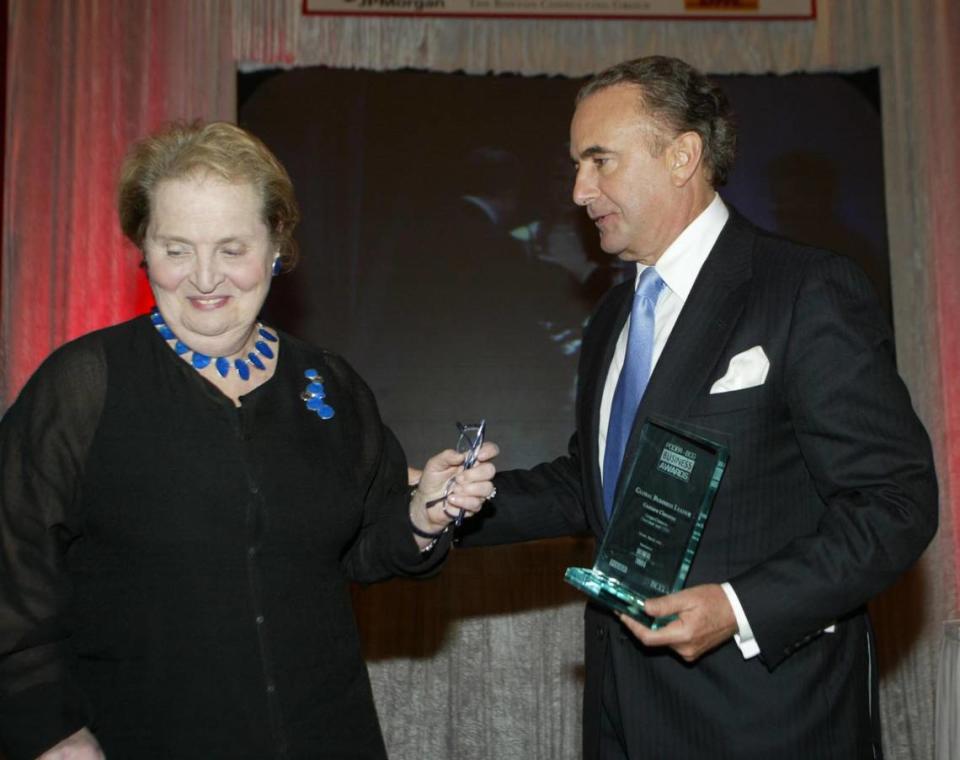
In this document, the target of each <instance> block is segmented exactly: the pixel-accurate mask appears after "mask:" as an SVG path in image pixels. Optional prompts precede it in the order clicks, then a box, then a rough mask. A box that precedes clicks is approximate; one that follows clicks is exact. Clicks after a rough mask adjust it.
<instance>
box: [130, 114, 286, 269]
mask: <svg viewBox="0 0 960 760" xmlns="http://www.w3.org/2000/svg"><path fill="white" fill-rule="evenodd" d="M194 173H202V174H205V173H210V174H212V175H214V176H216V177H220V178H222V179H224V180H225V181H227V182H249V183H250V184H252V185H253V186H254V187H256V188H257V190H258V191H259V193H260V197H261V198H262V199H263V221H264V223H265V224H266V225H267V228H268V229H269V230H270V237H271V239H272V241H273V244H274V245H275V246H276V247H277V251H278V252H279V254H280V263H281V265H282V267H283V269H284V270H290V269H292V268H293V267H294V266H295V265H296V263H297V259H298V258H299V256H300V254H299V251H298V249H297V243H296V241H295V240H294V239H293V230H294V228H295V227H296V226H297V222H298V221H299V220H300V211H299V208H298V207H297V199H296V197H295V196H294V192H293V183H292V182H291V181H290V176H289V175H288V174H287V170H286V169H284V168H283V165H282V164H281V163H280V162H279V161H278V160H277V158H276V156H274V155H273V153H271V152H270V150H269V148H267V146H266V145H264V144H263V143H262V142H261V141H260V140H259V139H257V138H256V137H254V136H253V135H252V134H250V133H249V132H247V131H246V130H244V129H241V128H240V127H238V126H236V125H234V124H229V123H227V122H224V121H215V122H211V123H209V124H204V123H203V122H199V121H197V122H193V123H192V124H187V123H183V122H177V123H174V124H170V125H168V126H167V127H165V128H164V129H162V130H161V131H160V132H158V133H156V134H154V135H151V136H150V137H147V138H145V139H143V140H140V141H139V142H137V143H135V144H134V145H133V147H132V148H131V149H130V152H129V153H128V154H127V156H126V158H125V159H124V162H123V167H122V169H121V171H120V183H119V187H118V189H117V210H118V211H119V214H120V226H121V228H122V229H123V234H124V235H126V236H127V238H129V239H130V241H131V242H132V243H133V244H134V245H135V246H137V248H139V249H140V250H143V239H144V237H145V236H146V233H147V227H148V225H149V224H150V201H151V197H152V194H153V191H154V189H155V188H156V186H157V184H159V183H160V182H162V181H163V180H167V179H181V178H183V177H187V176H189V175H191V174H194Z"/></svg>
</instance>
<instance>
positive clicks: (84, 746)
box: [37, 728, 107, 760]
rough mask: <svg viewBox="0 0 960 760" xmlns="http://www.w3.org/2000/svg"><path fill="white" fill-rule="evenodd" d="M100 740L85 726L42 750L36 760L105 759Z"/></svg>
mask: <svg viewBox="0 0 960 760" xmlns="http://www.w3.org/2000/svg"><path fill="white" fill-rule="evenodd" d="M106 757H107V756H106V755H104V754H103V750H102V749H100V742H98V741H97V738H96V737H95V736H94V735H93V734H91V733H90V731H88V730H87V729H86V728H81V729H80V730H79V731H77V733H75V734H71V735H70V736H68V737H67V738H66V739H64V740H63V741H62V742H59V743H58V744H56V745H55V746H53V747H51V748H50V749H48V750H47V751H46V752H44V753H43V754H42V755H40V757H38V758H37V760H106Z"/></svg>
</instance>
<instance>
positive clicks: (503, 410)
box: [239, 68, 890, 467]
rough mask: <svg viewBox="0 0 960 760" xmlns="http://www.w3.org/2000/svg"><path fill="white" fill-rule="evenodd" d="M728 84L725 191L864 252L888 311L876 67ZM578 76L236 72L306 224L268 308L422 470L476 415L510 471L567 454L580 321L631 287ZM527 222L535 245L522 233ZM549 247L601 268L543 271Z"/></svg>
mask: <svg viewBox="0 0 960 760" xmlns="http://www.w3.org/2000/svg"><path fill="white" fill-rule="evenodd" d="M715 80H716V81H717V82H718V84H720V86H721V87H722V88H723V89H724V90H725V91H726V92H727V94H728V96H729V97H730V99H731V101H732V103H733V105H734V109H735V112H736V113H737V116H738V124H739V150H738V159H737V164H736V168H735V170H734V172H733V174H732V176H731V180H730V182H729V185H728V186H727V187H726V188H724V189H723V191H722V195H723V197H724V199H725V200H726V201H727V202H728V203H729V204H732V205H733V206H735V207H736V208H737V209H739V210H740V211H741V212H742V213H744V214H745V215H746V216H747V217H749V218H750V219H752V220H753V221H755V222H756V223H757V224H759V225H760V226H762V227H766V228H768V229H774V230H778V231H780V232H782V233H783V234H785V235H787V236H788V237H792V238H794V239H798V240H801V241H804V242H810V243H815V244H818V245H823V246H827V247H830V248H833V249H835V250H838V251H840V252H842V253H845V254H847V255H850V256H852V257H854V258H855V259H857V260H858V261H860V262H861V264H862V265H863V266H864V268H865V269H866V270H867V272H868V273H869V274H870V276H871V277H872V278H873V280H874V282H875V284H876V286H877V289H878V292H879V294H880V296H881V298H882V300H883V302H884V304H885V305H886V307H887V313H888V314H889V313H890V309H889V293H890V286H889V264H888V257H887V239H886V220H885V212H884V197H883V164H882V145H881V132H880V106H879V94H878V92H879V87H878V76H877V72H876V71H875V70H872V71H868V72H863V73H860V74H854V75H848V76H841V75H827V74H817V75H791V76H773V75H770V76H718V77H715ZM582 81H583V80H574V79H567V78H562V77H519V76H492V75H491V76H469V75H465V74H439V73H426V72H420V71H396V72H370V71H344V70H334V69H327V68H306V69H297V70H292V71H260V72H256V73H250V74H241V75H240V78H239V95H240V96H239V103H240V105H239V121H240V123H241V124H242V125H243V126H244V127H246V128H248V129H250V130H251V131H252V132H254V133H255V134H257V135H259V136H260V137H261V138H262V139H263V140H264V141H265V142H266V143H267V145H269V146H270V148H271V149H272V150H274V151H275V152H276V154H277V155H278V157H279V158H280V160H281V161H282V162H283V163H284V164H285V166H286V167H287V169H288V170H289V171H290V174H291V176H292V178H293V181H294V184H295V186H296V189H297V194H298V198H299V201H300V203H301V207H302V212H303V222H302V223H301V226H300V228H299V231H298V235H297V237H298V240H299V241H300V244H301V248H302V252H303V260H302V262H301V265H300V267H299V268H298V269H297V270H296V271H295V272H294V273H292V274H289V275H285V276H283V277H281V278H278V280H277V281H276V283H275V285H274V288H273V292H272V293H271V296H270V299H269V300H268V302H267V313H266V315H265V316H266V318H267V320H268V321H269V322H271V323H274V324H276V325H278V326H279V327H281V328H283V329H286V330H288V331H289V332H292V333H293V334H295V335H298V336H299V337H301V338H304V339H306V340H308V341H310V342H312V343H314V344H317V345H321V346H324V347H327V348H330V349H332V350H334V351H337V352H338V353H342V354H343V355H344V356H346V357H347V359H348V360H349V361H350V362H351V363H353V364H354V366H355V367H356V368H357V369H358V370H359V371H360V373H361V374H362V375H363V377H364V378H365V379H366V380H367V382H368V383H369V384H370V385H371V387H372V388H373V390H374V392H375V394H376V397H377V399H378V401H379V403H380V406H381V412H382V414H383V417H384V419H385V420H386V422H387V423H388V424H389V425H390V426H391V427H392V428H393V430H394V431H395V432H396V433H397V435H398V436H399V438H400V440H401V442H402V443H403V445H404V447H405V449H406V450H407V453H408V457H409V459H410V461H411V464H416V465H418V466H419V465H422V462H423V461H424V459H425V457H426V456H428V455H429V454H430V453H432V452H434V451H436V450H438V449H440V448H443V447H444V446H448V445H451V444H452V443H453V440H454V439H455V436H456V430H455V428H454V424H453V423H454V421H455V420H463V421H474V420H476V419H479V418H480V417H485V418H486V419H487V421H488V428H489V434H490V437H491V438H492V439H494V440H496V441H498V443H500V445H501V447H502V449H503V454H502V457H501V460H500V466H501V467H511V466H527V465H531V464H534V463H536V462H538V461H542V460H544V459H548V458H552V457H554V456H556V455H558V454H560V453H562V452H563V451H564V449H565V446H566V441H567V438H568V436H569V434H570V432H571V431H572V430H573V422H572V399H573V396H572V394H573V387H574V374H575V370H576V358H577V356H576V354H577V347H578V335H579V330H580V327H581V325H582V323H583V321H584V319H585V318H586V317H587V315H588V314H589V313H590V311H591V309H592V307H593V305H594V304H595V302H596V300H597V298H598V297H599V296H600V295H601V294H602V292H603V291H604V290H605V289H606V288H607V287H609V285H610V284H611V283H612V282H613V281H615V280H616V278H618V277H620V276H622V270H620V269H619V268H618V266H617V262H616V261H615V260H612V259H610V258H609V257H607V256H606V255H605V254H603V253H602V252H601V251H600V250H599V247H598V245H597V235H596V232H595V230H593V229H592V228H591V227H590V226H589V225H588V224H587V223H586V219H585V215H584V214H583V212H582V211H580V210H579V209H576V208H575V207H574V206H573V204H572V202H571V201H570V199H569V198H570V191H571V187H572V168H571V162H570V159H569V155H568V142H567V141H568V126H569V119H570V115H571V113H572V104H573V97H574V95H575V93H576V91H577V89H578V88H579V86H580V85H581V84H582ZM827 115H829V117H827ZM478 155H479V156H480V161H479V163H480V164H481V166H480V169H481V171H482V170H483V169H484V168H487V169H491V168H492V170H493V174H494V175H495V174H497V172H499V177H496V176H495V177H494V178H493V182H494V184H496V183H497V182H499V183H500V187H499V189H498V192H509V194H510V196H511V199H512V200H511V204H512V205H513V206H514V209H515V210H514V213H513V214H512V215H511V217H510V219H509V220H508V222H507V224H505V225H503V226H502V229H499V230H498V232H497V234H498V235H499V237H496V236H489V235H487V232H488V231H484V230H480V229H479V228H478V227H477V226H476V224H475V222H476V219H473V220H472V221H471V222H470V223H468V222H467V221H466V220H464V219H463V217H462V212H463V208H462V207H458V205H457V204H460V205H461V206H462V203H461V202H460V200H459V199H460V196H462V195H463V194H465V193H466V192H468V191H469V188H470V187H473V186H474V185H475V184H476V183H477V182H478V181H482V179H481V180H478V179H477V176H476V174H477V168H478V161H477V156H478ZM484 161H486V163H487V166H486V167H484V166H483V165H482V164H483V163H484ZM487 179H488V180H489V179H490V178H489V177H488V178H487ZM488 184H489V182H488ZM534 223H536V224H535V225H534ZM518 230H519V231H520V232H517V231H518ZM524 230H526V234H527V235H528V237H530V238H531V239H530V240H527V241H523V240H518V239H517V237H516V236H517V235H518V234H519V235H520V237H523V235H524ZM530 230H537V231H538V234H532V233H531V232H530ZM511 233H512V234H511ZM551 235H552V237H551ZM557 241H560V243H562V245H560V248H562V249H563V251H565V252H566V253H567V254H570V253H571V252H572V253H573V254H575V255H576V256H578V257H579V258H580V262H579V263H580V264H581V265H582V268H583V269H584V270H586V269H589V268H590V267H593V269H592V271H590V272H589V276H585V275H584V273H583V272H582V271H579V270H578V271H577V273H576V275H575V274H574V273H572V272H571V271H570V267H567V268H565V267H564V266H561V265H558V264H556V263H552V262H550V261H547V260H544V257H547V258H549V257H550V256H551V255H553V254H554V253H555V252H554V251H553V250H552V248H555V247H556V243H557Z"/></svg>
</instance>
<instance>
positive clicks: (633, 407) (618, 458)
mask: <svg viewBox="0 0 960 760" xmlns="http://www.w3.org/2000/svg"><path fill="white" fill-rule="evenodd" d="M663 285H664V283H663V280H661V279H660V275H658V274H657V270H656V269H654V268H653V267H647V268H646V269H644V270H643V274H641V275H640V282H639V283H637V292H636V293H634V295H633V307H632V309H631V310H630V333H629V335H628V337H627V352H626V355H625V356H624V359H623V370H622V371H621V372H620V379H619V380H618V381H617V389H616V391H615V392H614V394H613V404H612V405H611V407H610V423H609V425H607V446H606V449H605V451H604V453H603V506H604V507H605V508H606V510H607V517H610V516H611V515H612V514H613V496H614V494H615V493H616V490H617V479H618V478H619V477H620V464H621V463H622V461H623V452H624V449H626V446H627V439H628V438H629V437H630V431H631V430H632V429H633V420H634V417H635V416H636V414H637V407H638V406H639V405H640V399H642V398H643V392H644V391H645V390H646V389H647V381H648V380H649V379H650V367H651V365H652V364H653V325H654V316H653V312H654V309H655V308H656V305H657V299H658V298H659V297H660V291H661V290H663Z"/></svg>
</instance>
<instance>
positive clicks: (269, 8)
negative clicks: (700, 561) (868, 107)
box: [0, 0, 960, 760]
mask: <svg viewBox="0 0 960 760" xmlns="http://www.w3.org/2000/svg"><path fill="white" fill-rule="evenodd" d="M300 7H301V0H233V1H232V2H231V0H133V1H131V0H74V1H73V2H60V1H59V0H9V23H8V34H9V37H8V66H7V77H8V79H7V117H6V118H7V123H6V165H5V176H4V193H5V199H4V210H3V213H4V217H3V246H4V251H3V261H2V266H3V276H2V280H0V283H2V291H0V358H2V360H3V361H2V364H0V366H2V368H3V369H2V370H0V371H2V376H0V409H3V408H5V407H6V406H7V405H9V403H11V402H12V400H13V398H14V397H15V395H16V393H17V392H18V390H19V388H20V387H21V386H22V384H23V382H24V381H25V380H26V378H27V377H28V376H29V375H30V373H31V372H32V371H33V370H34V369H35V368H36V366H37V365H38V364H39V362H40V361H41V360H42V359H43V357H45V356H46V355H47V354H48V353H49V352H50V351H51V350H52V349H53V348H55V347H56V346H58V345H60V344H61V343H63V342H64V341H66V340H68V339H70V338H72V337H75V336H77V335H80V334H82V333H84V332H87V331H89V330H91V329H95V328H97V327H100V326H103V325H105V324H110V323H112V322H116V321H119V320H121V319H124V318H126V317H128V316H130V315H132V314H133V313H136V312H137V311H139V310H140V309H141V308H142V307H143V306H144V305H145V303H146V300H147V297H148V296H147V292H146V290H145V288H144V284H143V278H142V276H141V275H140V274H139V273H138V271H137V265H138V263H139V261H138V255H137V253H136V252H135V251H133V250H131V249H130V248H129V247H128V246H126V244H125V243H124V242H123V241H122V238H121V234H120V231H119V228H118V226H117V223H116V221H115V218H116V214H115V211H114V203H113V197H114V185H115V181H116V172H117V169H118V167H119V163H120V160H121V157H122V153H123V151H124V149H125V148H126V147H127V146H128V145H129V143H130V142H131V141H132V140H133V139H135V138H137V137H139V136H142V135H144V134H146V133H147V132H149V131H151V130H152V129H154V128H155V127H156V126H157V125H158V124H159V123H160V122H162V121H165V120H169V119H173V118H187V119H192V118H197V117H202V118H206V119H212V118H227V119H232V118H234V117H235V73H236V67H237V65H240V66H241V67H245V68H256V67H264V66H281V65H282V66H298V65H318V64H323V65H329V66H337V67H363V68H371V69H379V70H384V69H395V68H402V67H407V66H409V67H416V68H424V69H432V70H437V71H455V70H464V71H468V72H474V73H483V72H488V71H494V72H516V73H522V74H528V75H539V74H565V75H570V76H580V75H584V74H587V73H590V72H594V71H597V70H599V69H601V68H603V67H604V66H606V65H608V64H611V63H614V62H616V61H618V60H622V59H626V58H632V57H636V56H639V55H644V54H649V53H663V54H669V55H676V56H679V57H681V58H685V59H686V60H688V61H690V62H691V63H693V64H694V65H696V66H698V67H700V68H702V69H704V70H705V71H708V72H715V73H766V72H779V73H785V72H791V71H824V70H830V71H837V70H839V71H850V70H857V69H862V68H866V67H872V66H879V68H880V72H881V96H882V114H883V127H884V173H885V177H886V199H887V219H888V224H889V229H888V235H889V242H890V256H891V262H890V263H891V279H892V287H893V305H894V320H895V329H896V337H897V351H898V359H899V363H900V368H901V372H902V374H903V375H904V377H905V378H906V381H907V383H908V385H909V386H910V389H911V393H912V395H913V399H914V403H915V406H916V407H917V409H918V411H919V413H920V416H921V417H922V418H923V420H924V422H925V423H926V425H927V428H928V430H929V431H930V434H931V438H932V439H933V443H934V448H935V452H936V456H937V464H938V468H939V474H940V482H941V489H942V499H941V504H942V508H941V530H940V533H939V534H938V536H937V539H936V540H935V542H934V544H933V545H932V547H931V549H930V550H929V551H928V552H927V553H926V555H925V556H924V558H923V559H922V560H921V562H920V563H919V565H918V566H917V567H916V568H915V569H914V570H913V571H911V572H910V573H909V574H908V575H907V576H906V577H905V578H904V579H903V580H902V582H901V583H899V584H898V585H897V587H896V588H894V589H893V590H891V591H890V592H889V593H887V594H885V595H884V596H883V597H882V598H881V599H879V600H876V601H875V603H874V604H872V609H873V613H874V618H875V621H876V623H877V628H878V640H879V646H880V649H881V663H882V668H883V670H882V675H883V680H882V702H881V709H882V717H883V721H884V738H885V746H886V751H887V756H888V757H890V758H894V759H895V760H896V759H897V758H926V757H929V756H931V754H932V743H933V735H934V731H933V715H934V710H933V687H934V682H935V678H934V674H935V672H936V669H937V656H938V655H937V653H938V649H939V641H940V636H941V624H942V621H943V620H945V619H947V618H951V617H956V615H957V609H958V598H957V580H956V566H955V565H956V563H955V555H956V552H957V548H958V546H960V524H958V521H957V520H956V514H955V513H956V510H957V509H958V496H957V494H958V493H960V384H958V383H957V381H956V378H957V376H958V372H960V326H958V325H960V256H958V255H957V253H956V241H957V240H958V239H960V147H958V143H957V140H956V137H955V127H956V124H957V123H960V96H958V94H957V93H958V91H960V89H958V88H960V10H958V6H957V4H956V3H955V2H953V1H952V0H930V1H929V2H924V3H915V2H910V1H909V0H873V2H870V3H864V2H860V0H819V2H818V3H817V8H818V18H817V19H816V21H813V22H752V23H735V22H666V21H643V20H638V21H623V20H617V21H575V20H569V21H562V20H549V19H544V20H494V19H483V20H471V19H426V18H422V19H418V18H410V19H399V18H379V19H378V18H332V17H331V18H325V17H317V16H311V17H307V16H303V15H302V14H301V11H300ZM507 116H509V115H507ZM504 551H505V552H506V553H505V554H503V555H476V556H475V557H470V555H467V554H464V555H463V556H462V557H457V558H455V560H454V563H453V564H452V566H451V568H449V570H451V571H452V572H448V573H446V574H445V575H444V576H443V577H442V578H440V579H438V580H437V581H434V582H432V583H433V584H434V585H418V586H417V587H415V588H412V587H411V588H408V587H399V586H398V587H396V589H397V591H396V593H395V594H393V595H392V596H391V595H390V593H387V594H381V595H380V596H379V597H378V596H376V595H369V594H368V592H362V593H361V594H360V595H359V596H358V609H359V617H360V621H361V625H362V628H363V631H364V638H365V641H366V643H367V654H368V656H369V657H370V659H371V668H370V670H371V675H372V679H373V682H374V687H375V691H376V695H377V700H378V705H379V707H380V711H381V718H382V721H383V724H384V733H385V736H386V737H387V741H388V746H389V747H390V750H391V756H392V757H393V758H395V760H403V759H404V758H411V759H412V758H417V759H418V760H419V758H421V757H425V756H428V757H444V758H445V757H450V758H453V757H456V758H464V759H465V758H485V757H499V758H518V760H519V759H520V758H522V759H523V760H529V758H544V759H545V760H546V759H549V760H555V759H557V758H573V757H577V756H578V752H579V748H578V745H577V740H576V734H577V732H578V731H579V713H578V705H579V689H580V678H581V675H582V674H581V673H580V671H579V670H578V667H579V666H578V665H577V663H576V662H575V661H573V660H572V659H571V658H573V657H575V654H574V653H575V652H578V651H580V642H581V637H582V631H581V621H580V617H581V615H580V608H581V605H580V604H579V602H576V601H571V599H572V597H570V596H565V595H564V594H563V593H562V592H559V591H558V590H557V587H556V586H552V585H551V584H552V583H553V582H554V581H552V580H551V579H552V578H553V576H554V575H555V571H556V570H557V567H559V566H560V565H562V564H564V563H565V562H564V560H565V559H566V558H567V554H570V555H572V557H573V559H572V561H570V562H566V563H565V564H575V562H576V561H577V560H576V557H577V555H578V553H579V554H581V555H582V554H588V553H589V551H588V549H587V548H585V547H583V546H582V545H579V544H576V543H571V544H570V545H568V546H565V547H564V546H562V545H561V546H560V548H559V549H557V548H556V547H554V549H539V548H536V547H534V548H532V549H531V548H527V549H522V548H521V549H516V550H512V549H511V550H504ZM557 551H559V552H560V555H558V554H556V552H557ZM524 552H526V553H524ZM531 552H532V553H531ZM558 556H559V557H560V559H558ZM525 557H528V558H529V557H533V558H534V559H536V560H537V561H538V562H539V565H534V564H531V563H530V562H528V561H527V560H524V558H525ZM525 561H527V564H524V562H525ZM554 564H556V565H557V567H554ZM518 567H519V568H521V570H519V571H518V572H519V575H516V576H511V577H510V578H509V579H508V578H506V577H505V575H504V573H503V572H499V573H498V572H497V570H500V571H503V569H504V568H513V569H514V570H516V569H517V568H518ZM514 577H516V578H517V580H513V578H514ZM387 588H393V587H387ZM424 595H426V596H424ZM424 598H426V599H429V600H433V601H434V602H436V604H435V605H426V604H422V603H421V602H418V601H417V600H418V599H419V600H422V599H424ZM387 599H392V600H393V603H392V605H391V604H388V603H387V602H386V600H387ZM465 599H479V600H480V601H481V602H483V600H486V604H487V605H488V606H486V607H484V606H483V604H481V603H480V602H478V603H477V604H473V605H468V606H466V607H465V606H464V600H465ZM544 600H546V602H544ZM411 610H412V611H411ZM414 614H416V615H417V616H418V617H417V618H415V619H414V623H415V624H414V625H413V627H412V628H410V629H409V630H407V628H404V627H403V626H402V625H401V627H400V628H399V629H396V628H394V627H392V626H395V625H398V623H397V622H396V621H398V620H403V619H406V618H407V617H408V616H410V615H414ZM398 639H399V640H402V641H407V643H408V644H409V646H397V643H398ZM411 641H412V642H413V643H410V642H411ZM424 641H426V643H424ZM417 642H419V644H418V643H417ZM417 646H419V647H420V650H419V653H415V654H412V655H411V654H410V652H411V647H413V649H414V650H416V647H417Z"/></svg>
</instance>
